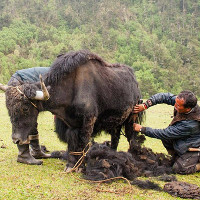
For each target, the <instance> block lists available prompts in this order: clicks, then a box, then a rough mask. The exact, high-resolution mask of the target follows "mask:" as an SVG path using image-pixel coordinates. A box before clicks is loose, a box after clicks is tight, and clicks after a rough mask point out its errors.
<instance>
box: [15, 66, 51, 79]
mask: <svg viewBox="0 0 200 200" xmlns="http://www.w3.org/2000/svg"><path fill="white" fill-rule="evenodd" d="M49 69H50V68H49V67H33V68H28V69H22V70H18V71H16V72H15V74H13V75H12V77H14V78H16V79H18V80H19V79H20V80H19V81H22V82H24V83H34V82H37V81H39V80H40V79H39V75H40V74H41V75H42V76H44V75H45V74H46V73H47V72H48V71H49Z"/></svg>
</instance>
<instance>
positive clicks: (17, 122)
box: [1, 50, 143, 169]
mask: <svg viewBox="0 0 200 200" xmlns="http://www.w3.org/2000/svg"><path fill="white" fill-rule="evenodd" d="M1 89H2V90H4V91H5V92H6V106H7V109H8V113H9V116H10V120H11V123H12V140H13V142H14V143H15V144H17V146H18V149H19V155H18V161H19V162H22V163H26V164H38V162H36V160H35V158H34V157H33V156H34V155H32V154H31V153H30V151H29V143H30V141H31V140H34V139H35V138H37V134H38V132H37V117H38V114H39V112H42V111H50V112H51V113H53V114H54V115H55V116H56V119H55V127H56V132H57V135H58V137H59V139H60V140H62V141H64V142H66V143H68V151H67V152H69V153H68V163H67V169H70V168H72V167H73V166H74V164H75V163H76V162H77V160H78V158H79V156H77V155H71V154H70V152H81V151H82V150H83V149H84V148H85V147H86V146H87V144H88V143H89V140H90V139H91V138H93V137H95V136H96V135H97V134H99V133H101V131H105V132H107V133H109V134H110V135H111V148H112V149H117V145H118V142H119V138H120V133H121V129H122V127H124V130H125V131H124V132H125V136H126V137H127V140H128V142H129V143H131V140H134V131H133V129H132V126H133V123H134V121H135V120H142V117H143V116H142V114H139V115H137V116H135V115H134V114H133V107H134V106H135V105H136V104H137V103H138V101H139V100H140V99H141V93H140V89H139V87H138V83H137V81H136V78H135V75H134V72H133V69H132V68H131V67H129V66H126V65H123V64H118V63H117V64H109V63H107V62H105V61H104V60H103V59H102V58H101V57H99V56H98V55H96V54H94V53H91V52H90V51H88V50H80V51H73V52H69V53H66V54H62V55H59V56H58V57H57V58H56V60H55V61H54V62H53V64H52V65H51V66H50V70H49V72H48V73H47V74H45V76H44V79H43V81H42V78H41V81H40V82H36V83H32V84H22V85H18V86H12V85H11V86H5V85H2V84H1ZM41 90H42V91H43V92H42V91H41ZM41 93H42V94H41ZM52 142H53V141H52ZM37 158H38V157H37Z"/></svg>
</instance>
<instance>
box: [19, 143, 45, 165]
mask: <svg viewBox="0 0 200 200" xmlns="http://www.w3.org/2000/svg"><path fill="white" fill-rule="evenodd" d="M17 147H18V150H19V154H18V157H17V162H20V163H24V164H28V165H41V164H42V163H43V161H42V160H36V159H35V158H34V157H33V156H32V155H31V154H30V151H29V145H28V144H24V145H19V144H18V145H17Z"/></svg>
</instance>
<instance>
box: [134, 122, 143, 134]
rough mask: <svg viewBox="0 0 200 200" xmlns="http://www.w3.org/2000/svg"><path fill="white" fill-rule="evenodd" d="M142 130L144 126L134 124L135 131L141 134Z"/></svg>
mask: <svg viewBox="0 0 200 200" xmlns="http://www.w3.org/2000/svg"><path fill="white" fill-rule="evenodd" d="M141 128H142V126H141V125H140V124H136V123H134V124H133V130H134V131H136V132H140V129H141Z"/></svg>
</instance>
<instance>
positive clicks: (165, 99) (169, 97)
mask: <svg viewBox="0 0 200 200" xmlns="http://www.w3.org/2000/svg"><path fill="white" fill-rule="evenodd" d="M175 99H176V95H174V94H171V93H158V94H155V95H153V96H152V97H150V98H149V99H148V100H147V102H148V101H149V100H150V101H151V103H152V106H153V105H156V104H161V103H165V104H168V105H172V106H174V104H175Z"/></svg>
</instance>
